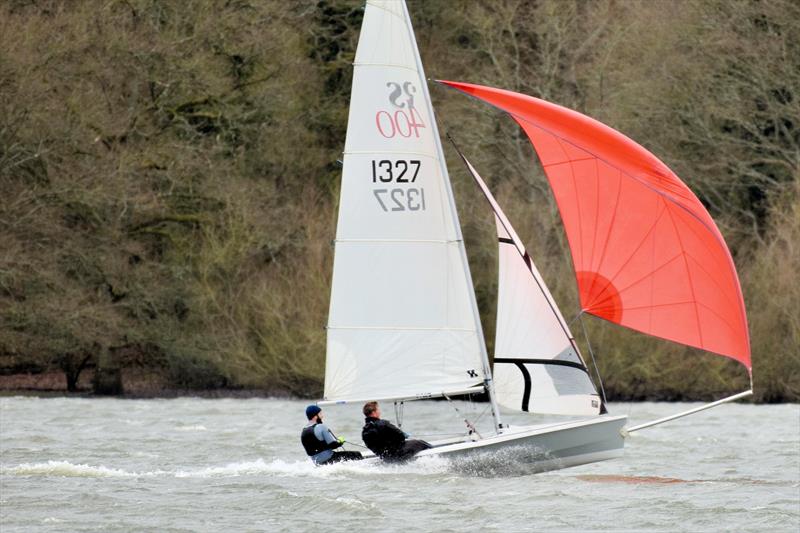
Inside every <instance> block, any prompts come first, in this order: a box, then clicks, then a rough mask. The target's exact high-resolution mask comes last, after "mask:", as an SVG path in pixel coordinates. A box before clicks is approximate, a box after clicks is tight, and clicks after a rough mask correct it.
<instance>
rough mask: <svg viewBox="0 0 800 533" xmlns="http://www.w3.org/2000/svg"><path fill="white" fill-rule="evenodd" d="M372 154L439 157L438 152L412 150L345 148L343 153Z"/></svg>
mask: <svg viewBox="0 0 800 533" xmlns="http://www.w3.org/2000/svg"><path fill="white" fill-rule="evenodd" d="M370 154H401V155H419V156H422V157H430V158H431V159H438V157H437V156H436V154H430V153H428V152H415V151H412V150H345V151H344V152H342V155H370Z"/></svg>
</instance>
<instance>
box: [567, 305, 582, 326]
mask: <svg viewBox="0 0 800 533" xmlns="http://www.w3.org/2000/svg"><path fill="white" fill-rule="evenodd" d="M583 312H584V310H583V309H581V310H580V312H578V314H577V315H575V318H573V319H572V320H570V321H569V323H568V324H567V327H572V324H574V323H575V321H576V320H578V319H579V318H580V317H581V315H582V314H583Z"/></svg>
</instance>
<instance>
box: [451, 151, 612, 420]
mask: <svg viewBox="0 0 800 533" xmlns="http://www.w3.org/2000/svg"><path fill="white" fill-rule="evenodd" d="M461 157H462V158H463V160H464V162H465V163H466V165H467V168H468V169H469V171H470V173H471V174H472V177H473V178H475V181H476V182H477V183H478V186H479V187H480V189H481V191H483V194H484V195H485V196H486V199H487V200H488V201H489V204H490V205H491V207H492V210H493V212H494V215H495V223H496V226H497V236H498V246H499V257H500V266H499V286H498V297H497V333H496V337H495V356H494V369H493V374H494V382H495V391H496V393H497V402H498V403H499V404H500V405H502V406H503V407H507V408H511V409H517V410H521V411H529V412H536V413H547V414H562V415H594V414H598V413H599V412H600V409H601V400H600V397H599V396H598V394H597V391H596V389H595V388H594V385H593V384H592V381H591V379H590V378H589V373H588V370H587V368H586V365H585V364H584V361H583V359H582V358H581V356H580V354H579V351H578V348H577V346H576V345H575V341H574V339H573V337H572V333H571V332H570V330H569V326H568V325H567V323H566V322H565V321H564V317H563V316H562V315H561V312H560V311H559V309H558V306H557V305H556V302H555V300H553V296H552V295H551V294H550V291H549V289H548V288H547V285H546V284H545V282H544V280H543V279H542V276H541V275H540V274H539V271H538V270H537V269H536V265H534V263H533V260H532V259H531V257H530V255H528V252H527V251H526V250H525V247H524V245H523V244H522V241H521V240H520V238H519V236H518V235H517V233H516V231H514V228H513V227H512V226H511V222H509V220H508V218H507V217H506V215H505V214H504V213H503V210H502V209H501V208H500V205H499V204H498V203H497V201H496V200H495V199H494V196H493V195H492V193H491V191H490V190H489V188H488V187H487V186H486V183H485V182H484V181H483V179H482V178H481V177H480V175H479V174H478V172H477V171H476V170H475V167H473V166H472V164H470V162H469V161H468V160H467V158H466V157H464V155H463V154H461Z"/></svg>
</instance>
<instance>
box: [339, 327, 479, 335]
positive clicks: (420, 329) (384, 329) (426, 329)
mask: <svg viewBox="0 0 800 533" xmlns="http://www.w3.org/2000/svg"><path fill="white" fill-rule="evenodd" d="M327 329H367V330H380V331H465V332H468V333H474V332H475V330H474V329H468V328H447V327H442V328H420V327H412V326H409V327H402V326H330V325H329V326H327Z"/></svg>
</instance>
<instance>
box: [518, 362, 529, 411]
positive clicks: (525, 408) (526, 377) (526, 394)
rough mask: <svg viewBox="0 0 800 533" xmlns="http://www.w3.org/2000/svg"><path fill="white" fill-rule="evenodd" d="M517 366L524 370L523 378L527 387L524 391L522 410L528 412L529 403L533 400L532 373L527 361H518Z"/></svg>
mask: <svg viewBox="0 0 800 533" xmlns="http://www.w3.org/2000/svg"><path fill="white" fill-rule="evenodd" d="M517 368H519V370H520V372H522V379H523V381H524V382H525V389H524V390H523V391H522V410H523V411H525V412H528V403H529V402H530V401H531V375H530V373H529V372H528V369H527V368H525V363H522V362H519V363H517Z"/></svg>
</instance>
